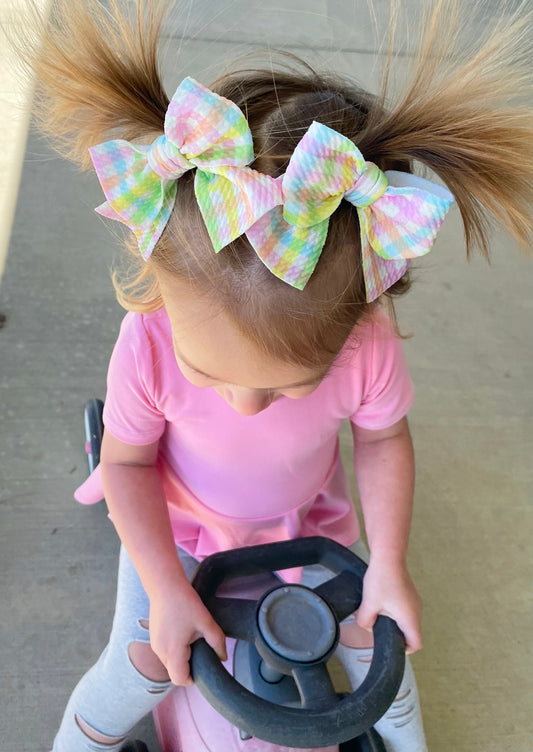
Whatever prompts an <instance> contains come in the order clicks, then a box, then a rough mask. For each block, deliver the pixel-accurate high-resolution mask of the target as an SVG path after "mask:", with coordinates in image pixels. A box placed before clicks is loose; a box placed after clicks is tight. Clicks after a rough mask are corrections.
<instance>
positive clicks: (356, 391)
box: [76, 309, 413, 558]
mask: <svg viewBox="0 0 533 752" xmlns="http://www.w3.org/2000/svg"><path fill="white" fill-rule="evenodd" d="M412 401H413V387H412V383H411V380H410V378H409V374H408V371H407V367H406V364H405V360H404V357H403V353H402V348H401V341H400V340H399V339H398V338H397V337H396V336H395V335H394V333H393V331H392V328H391V325H390V323H389V322H388V321H387V319H386V318H385V317H384V316H383V315H382V314H378V315H376V316H374V318H373V320H371V321H369V322H367V323H365V324H363V325H361V326H359V327H356V329H355V330H354V331H353V333H352V335H351V336H350V338H349V339H348V342H347V343H346V345H345V347H344V348H343V350H342V352H341V353H340V355H339V357H338V358H337V360H336V362H335V364H334V365H333V367H332V368H331V369H330V371H329V373H328V375H327V376H326V378H325V379H324V380H323V381H322V383H321V384H320V385H319V386H318V388H317V389H316V390H315V391H314V392H312V393H311V394H309V395H308V396H306V397H303V398H301V399H290V398H288V397H281V398H280V399H279V400H277V401H275V402H273V403H272V404H271V405H270V406H269V407H268V408H266V410H264V411H263V412H260V413H258V414H257V415H252V416H243V415H240V414H239V413H237V412H235V410H233V409H232V408H231V407H230V406H229V405H228V404H227V403H226V402H225V401H224V399H223V398H222V397H220V396H219V395H218V394H217V393H216V392H215V391H214V389H212V388H210V387H203V388H202V387H197V386H193V385H192V384H191V383H190V382H188V381H187V379H186V378H185V377H184V376H183V375H182V373H181V371H180V369H179V367H178V365H177V363H176V360H175V357H174V352H173V347H172V338H171V330H170V323H169V320H168V316H167V314H166V311H165V310H164V309H161V310H159V311H157V312H155V313H150V314H137V313H128V314H127V315H126V316H125V318H124V321H123V323H122V327H121V330H120V335H119V338H118V341H117V343H116V345H115V349H114V351H113V355H112V357H111V362H110V366H109V374H108V389H107V397H106V403H105V410H104V423H105V429H106V431H109V432H110V433H111V434H112V435H113V436H114V437H115V438H117V439H118V440H119V441H122V442H125V443H127V444H134V445H143V444H151V443H153V442H155V441H157V440H159V460H158V463H159V470H160V473H161V478H162V481H163V486H164V490H165V494H166V498H167V501H168V507H169V513H170V520H171V524H172V530H173V533H174V538H175V541H176V543H177V544H178V545H180V546H181V547H182V548H184V549H185V550H186V551H188V552H189V553H190V554H192V555H193V556H195V557H197V558H202V557H204V556H206V555H208V554H211V553H213V552H215V551H220V550H225V549H228V548H236V547H239V546H245V545H254V544H256V543H268V542H272V541H279V540H287V539H291V538H295V537H299V536H308V535H324V536H328V537H330V538H333V539H334V540H336V541H338V542H339V543H341V544H343V545H345V546H348V545H350V544H352V543H354V542H355V541H356V540H357V539H358V537H359V526H358V522H357V517H356V514H355V510H354V506H353V503H352V500H351V495H350V490H349V486H348V483H347V480H346V477H345V473H344V470H343V467H342V464H341V460H340V456H339V439H338V433H339V428H340V426H341V423H342V421H343V420H345V419H348V420H350V421H351V422H352V423H353V424H355V425H357V426H361V427H362V428H367V429H374V430H377V429H382V428H386V427H388V426H390V425H393V424H394V423H396V422H397V421H399V420H400V419H401V418H403V417H404V416H405V415H406V413H407V412H408V410H409V408H410V407H411V404H412ZM102 497H103V492H102V487H101V481H100V476H99V472H98V469H97V470H96V471H95V472H94V473H93V475H92V476H91V477H90V478H89V479H88V480H87V481H86V482H85V483H84V484H83V485H82V486H81V487H80V488H79V489H78V490H77V492H76V498H77V499H78V501H80V502H81V503H84V504H91V503H94V502H96V501H98V500H99V499H101V498H102Z"/></svg>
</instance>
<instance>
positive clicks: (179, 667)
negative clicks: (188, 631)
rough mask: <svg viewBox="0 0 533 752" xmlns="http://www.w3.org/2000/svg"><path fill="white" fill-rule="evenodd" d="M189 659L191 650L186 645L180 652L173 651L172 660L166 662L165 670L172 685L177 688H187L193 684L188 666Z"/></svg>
mask: <svg viewBox="0 0 533 752" xmlns="http://www.w3.org/2000/svg"><path fill="white" fill-rule="evenodd" d="M190 657H191V648H190V647H189V645H186V646H184V647H183V648H182V649H181V650H177V651H175V652H174V654H173V656H172V658H171V659H170V660H169V661H167V663H166V669H167V671H168V674H169V676H170V681H171V682H172V684H175V685H176V686H178V687H189V686H190V685H191V684H192V683H193V681H192V677H191V669H190V666H189V659H190Z"/></svg>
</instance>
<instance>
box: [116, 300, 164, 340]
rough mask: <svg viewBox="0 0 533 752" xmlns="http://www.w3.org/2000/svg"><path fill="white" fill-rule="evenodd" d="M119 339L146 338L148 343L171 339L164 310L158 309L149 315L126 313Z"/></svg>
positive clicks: (134, 312)
mask: <svg viewBox="0 0 533 752" xmlns="http://www.w3.org/2000/svg"><path fill="white" fill-rule="evenodd" d="M120 337H121V338H124V337H126V338H128V339H133V340H139V339H141V340H146V339H147V338H148V339H149V340H150V341H156V340H158V339H164V340H165V341H167V340H168V337H172V333H171V329H170V322H169V320H168V315H167V312H166V309H165V308H159V309H158V310H157V311H150V312H149V313H139V312H136V311H128V313H126V315H125V316H124V318H123V319H122V324H121V326H120Z"/></svg>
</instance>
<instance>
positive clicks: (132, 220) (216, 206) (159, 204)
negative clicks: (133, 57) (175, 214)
mask: <svg viewBox="0 0 533 752" xmlns="http://www.w3.org/2000/svg"><path fill="white" fill-rule="evenodd" d="M89 152H90V155H91V159H92V161H93V164H94V168H95V170H96V173H97V175H98V179H99V180H100V184H101V186H102V188H103V191H104V193H105V196H106V199H107V201H106V202H105V203H103V204H102V205H101V206H99V207H98V208H97V209H96V211H97V212H98V213H99V214H102V215H103V216H105V217H108V218H109V219H116V220H119V221H120V222H123V223H124V224H126V225H127V226H128V227H129V228H130V229H131V230H132V231H133V232H134V233H135V235H136V237H137V241H138V243H139V248H140V251H141V254H142V256H143V258H144V259H147V258H148V257H149V256H150V254H151V253H152V251H153V249H154V247H155V244H156V243H157V241H158V240H159V238H160V237H161V234H162V232H163V230H164V229H165V227H166V225H167V223H168V220H169V219H170V214H171V212H172V209H173V207H174V202H175V199H176V180H177V179H178V178H179V177H181V176H182V175H183V174H184V173H185V172H186V171H187V170H191V169H193V168H195V167H196V168H197V169H196V174H195V178H194V189H195V193H196V198H197V201H198V204H199V206H200V210H201V212H202V216H203V218H204V221H205V223H206V227H207V229H208V232H209V235H210V238H211V240H212V242H213V246H214V248H215V251H219V250H220V249H221V248H224V246H226V245H227V244H228V243H230V242H231V241H232V240H234V239H235V238H236V237H238V236H239V235H242V233H243V232H244V231H245V230H246V229H247V228H248V227H249V226H250V225H251V224H253V223H254V222H255V221H256V220H257V218H258V217H260V216H262V215H263V214H264V213H265V212H266V211H268V210H269V209H271V208H272V207H273V206H276V204H278V203H280V201H281V188H280V186H279V185H278V184H277V183H276V181H275V180H274V179H273V178H271V177H269V176H268V175H262V174H260V173H259V172H257V171H256V170H252V169H250V168H249V167H246V165H247V164H249V163H250V162H251V161H252V160H253V158H254V151H253V143H252V134H251V133H250V128H249V126H248V123H247V121H246V118H245V117H244V115H243V113H242V112H241V110H240V109H239V108H238V107H237V105H236V104H234V103H233V102H230V101H229V100H227V99H224V97H221V96H219V95H218V94H215V93H214V92H212V91H210V90H209V89H206V88H205V87H204V86H202V85H201V84H199V83H197V82H196V81H195V80H194V79H192V78H186V79H184V80H183V81H182V83H181V84H180V85H179V87H178V89H177V90H176V93H175V94H174V96H173V97H172V100H171V102H170V104H169V107H168V110H167V113H166V116H165V125H164V135H162V136H159V138H157V139H156V140H155V141H154V143H153V144H152V145H151V146H145V145H138V144H131V143H130V142H129V141H124V140H122V139H116V140H113V141H106V142H105V143H101V144H98V145H97V146H94V147H92V148H91V149H89Z"/></svg>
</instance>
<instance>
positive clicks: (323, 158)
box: [247, 122, 454, 302]
mask: <svg viewBox="0 0 533 752" xmlns="http://www.w3.org/2000/svg"><path fill="white" fill-rule="evenodd" d="M282 190H283V199H284V201H283V207H280V206H277V207H275V208H274V209H272V210H271V211H269V213H268V214H266V215H265V216H263V217H262V218H261V219H260V220H259V221H258V222H256V223H255V224H254V225H253V227H251V228H250V229H249V230H248V232H247V236H248V238H249V240H250V242H251V243H252V245H253V246H254V248H255V249H256V251H257V253H258V254H259V255H260V256H261V258H262V259H263V261H264V262H265V264H266V265H267V266H268V267H269V269H271V270H272V271H273V273H274V274H277V275H278V276H280V277H281V278H282V279H284V280H285V281H288V282H289V283H290V284H292V285H293V286H294V287H297V288H299V289H302V288H303V287H304V286H305V284H306V283H307V280H308V279H309V277H310V276H311V274H312V272H313V270H314V268H315V266H316V263H317V262H318V259H319V257H320V253H321V251H322V247H323V245H324V242H325V239H326V235H327V231H328V224H329V217H330V216H331V214H332V213H333V212H334V211H335V209H336V208H337V207H338V205H339V204H340V202H341V200H342V199H343V198H344V199H346V200H347V201H349V202H350V203H352V204H353V205H354V206H356V207H357V213H358V216H359V223H360V227H361V233H360V235H361V253H362V264H363V272H364V277H365V284H366V293H367V300H368V301H369V302H370V301H372V300H374V299H375V298H377V297H378V296H379V295H381V293H382V292H384V290H387V289H388V288H389V287H390V286H391V285H392V284H394V282H396V281H397V280H398V279H400V277H402V276H403V274H405V272H406V270H407V268H408V266H409V259H411V258H414V257H416V256H422V255H424V254H426V253H428V251H430V250H431V246H432V245H433V243H434V241H435V237H436V234H437V231H438V229H439V227H440V226H441V224H442V221H443V219H444V216H445V215H446V212H447V211H448V209H449V208H450V206H451V204H452V203H453V200H454V199H453V196H452V194H451V193H450V192H449V191H448V190H447V189H446V188H443V187H442V186H440V185H437V184H436V183H433V182H431V181H429V180H424V179H423V178H418V177H416V176H414V175H411V174H408V173H403V172H397V171H388V172H386V173H384V172H382V171H381V170H380V169H379V168H378V167H377V166H376V165H375V164H373V163H371V162H366V161H365V159H364V158H363V155H362V154H361V152H360V151H359V149H358V148H357V147H356V146H355V145H354V144H353V143H352V141H350V140H349V139H348V138H345V137H344V136H342V135H341V134H340V133H337V131H334V130H332V129H331V128H328V127H327V126H325V125H322V124H321V123H317V122H313V123H312V125H311V126H310V128H309V129H308V131H307V132H306V133H305V135H304V136H303V138H302V139H301V141H300V142H299V143H298V145H297V146H296V149H295V150H294V153H293V155H292V157H291V159H290V162H289V165H288V168H287V172H286V173H285V175H284V176H283V179H282Z"/></svg>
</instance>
